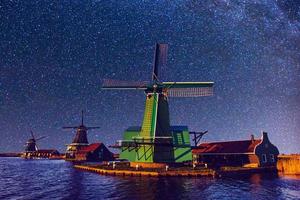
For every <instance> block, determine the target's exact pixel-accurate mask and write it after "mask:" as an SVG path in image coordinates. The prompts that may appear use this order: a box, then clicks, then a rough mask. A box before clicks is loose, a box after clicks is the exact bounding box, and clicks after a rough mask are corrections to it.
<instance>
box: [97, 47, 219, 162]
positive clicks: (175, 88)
mask: <svg viewBox="0 0 300 200" xmlns="http://www.w3.org/2000/svg"><path fill="white" fill-rule="evenodd" d="M167 48H168V46H167V44H156V48H155V55H154V66H153V72H152V81H151V82H128V81H117V80H104V84H103V87H102V89H118V90H142V91H144V92H145V94H146V106H145V112H144V120H143V123H142V126H141V127H130V128H128V129H127V130H126V131H125V133H124V136H123V140H119V141H117V142H116V144H115V145H113V146H112V147H115V148H120V149H121V152H120V158H123V159H128V160H129V161H131V162H159V163H160V162H163V163H164V162H185V161H190V160H191V159H192V154H191V145H190V136H189V135H190V134H189V131H188V127H187V126H171V125H170V117H169V104H168V97H200V96H211V95H212V94H213V90H212V87H213V84H214V83H213V82H163V81H160V80H159V79H158V77H159V76H158V75H159V74H158V68H159V67H160V66H162V65H164V64H165V63H166V57H167Z"/></svg>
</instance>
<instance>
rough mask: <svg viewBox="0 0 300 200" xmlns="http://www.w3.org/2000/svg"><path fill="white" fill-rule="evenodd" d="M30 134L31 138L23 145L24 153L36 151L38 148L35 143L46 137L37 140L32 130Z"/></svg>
mask: <svg viewBox="0 0 300 200" xmlns="http://www.w3.org/2000/svg"><path fill="white" fill-rule="evenodd" d="M30 134H31V138H30V139H29V140H28V141H27V142H26V144H25V152H34V151H37V150H38V146H37V144H36V142H37V141H39V140H41V139H44V138H46V137H47V136H41V137H39V138H35V137H34V134H33V131H32V130H30Z"/></svg>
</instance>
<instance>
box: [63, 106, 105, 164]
mask: <svg viewBox="0 0 300 200" xmlns="http://www.w3.org/2000/svg"><path fill="white" fill-rule="evenodd" d="M98 128H100V127H97V126H93V127H87V126H85V125H84V123H83V110H82V111H81V124H80V125H79V126H64V127H63V129H75V130H76V134H75V137H74V139H73V141H72V143H71V144H68V145H67V151H66V159H74V158H75V154H76V152H77V151H78V150H80V148H81V147H83V146H87V145H89V142H88V139H87V131H88V130H91V129H98Z"/></svg>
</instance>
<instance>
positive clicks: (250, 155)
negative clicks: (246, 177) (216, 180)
mask: <svg viewBox="0 0 300 200" xmlns="http://www.w3.org/2000/svg"><path fill="white" fill-rule="evenodd" d="M192 153H193V162H194V163H195V164H207V165H208V166H211V167H221V166H247V165H248V166H275V165H276V162H277V156H278V154H279V151H278V149H277V147H276V146H274V145H273V144H271V142H270V141H269V138H268V135H267V133H265V132H264V133H263V135H262V138H261V139H255V138H254V136H253V135H252V136H251V139H250V140H239V141H225V142H211V143H202V144H200V145H199V146H197V147H196V148H194V149H193V150H192Z"/></svg>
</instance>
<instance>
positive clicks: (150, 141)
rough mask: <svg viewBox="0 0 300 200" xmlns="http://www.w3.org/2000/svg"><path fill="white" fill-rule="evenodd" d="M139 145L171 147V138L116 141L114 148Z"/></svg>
mask: <svg viewBox="0 0 300 200" xmlns="http://www.w3.org/2000/svg"><path fill="white" fill-rule="evenodd" d="M141 145H162V146H164V145H167V146H170V145H173V139H172V137H133V138H132V140H117V142H116V144H115V145H114V147H118V148H121V147H138V146H141Z"/></svg>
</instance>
